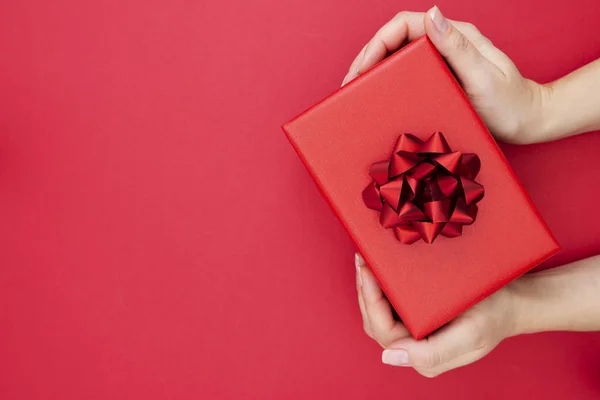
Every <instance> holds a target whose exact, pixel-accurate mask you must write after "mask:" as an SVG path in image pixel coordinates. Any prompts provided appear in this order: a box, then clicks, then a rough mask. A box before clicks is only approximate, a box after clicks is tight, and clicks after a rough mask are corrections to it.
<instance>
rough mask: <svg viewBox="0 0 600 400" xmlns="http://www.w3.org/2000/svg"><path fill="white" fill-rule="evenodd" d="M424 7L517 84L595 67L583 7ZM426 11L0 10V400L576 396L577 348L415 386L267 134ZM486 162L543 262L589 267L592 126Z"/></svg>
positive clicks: (592, 11) (312, 195) (587, 392)
mask: <svg viewBox="0 0 600 400" xmlns="http://www.w3.org/2000/svg"><path fill="white" fill-rule="evenodd" d="M438 5H439V6H440V7H441V8H442V10H444V11H445V13H446V14H447V15H448V16H450V17H454V18H460V19H465V20H469V21H472V22H474V23H475V24H476V25H478V26H479V28H480V29H481V30H482V31H483V32H485V33H486V34H487V35H488V36H489V37H490V38H491V39H492V40H493V41H494V42H495V43H496V44H497V45H498V46H499V47H501V48H502V49H504V50H505V51H506V52H507V53H508V54H509V55H510V56H511V57H512V58H513V59H514V61H515V62H516V63H517V65H518V66H519V67H520V68H521V70H522V71H523V72H524V74H526V75H527V76H529V77H532V78H536V79H539V80H542V81H548V80H551V79H554V78H556V77H558V76H561V75H562V74H564V73H566V72H568V71H570V70H572V69H574V68H576V67H578V66H581V65H583V64H584V63H586V62H588V61H590V60H592V59H594V58H596V57H599V56H600V36H599V35H598V31H597V29H598V23H597V19H598V14H599V11H600V10H599V7H600V5H599V3H598V2H597V0H572V1H570V2H563V1H542V0H535V1H534V0H523V1H519V2H493V3H491V2H482V1H478V0H461V1H457V0H455V1H450V0H440V1H439V3H438ZM429 6H430V3H427V2H425V1H420V0H412V1H411V0H407V1H404V2H395V1H389V0H385V1H378V2H373V1H370V0H360V1H358V0H347V1H340V0H319V1H306V0H304V1H297V0H293V1H277V0H256V1H240V0H236V1H227V0H200V1H197V0H196V1H194V0H176V1H164V0H163V1H156V0H149V1H148V0H147V1H141V0H125V1H123V0H119V1H116V0H105V1H95V2H91V1H75V0H56V1H52V2H49V1H31V0H30V1H25V0H19V1H17V0H4V1H2V2H1V3H0V221H1V222H0V398H2V399H11V400H12V399H16V400H20V399H61V400H70V399H138V398H140V399H141V398H143V399H165V398H173V399H181V398H194V399H198V398H203V399H213V398H214V399H240V398H243V399H254V398H256V399H270V398H286V399H295V398H298V399H305V398H311V399H315V398H346V399H373V398H380V399H384V398H404V399H432V398H443V399H465V398H476V399H478V398H486V399H505V398H511V399H520V398H523V399H530V398H544V399H565V398H569V399H597V398H598V397H599V396H600V334H591V333H590V334H571V333H550V334H542V335H535V336H528V337H521V338H514V339H510V340H508V341H506V342H505V343H503V344H501V345H500V346H499V348H498V349H497V350H496V351H494V352H493V353H492V354H490V355H489V356H488V357H487V358H486V359H484V360H483V361H481V362H479V363H477V364H474V365H472V366H469V367H466V368H463V369H460V370H457V371H454V372H451V373H448V374H446V375H443V376H441V377H439V378H437V379H435V380H428V379H426V378H422V377H420V376H419V375H417V374H416V373H414V372H413V371H411V370H410V369H393V368H390V367H386V366H383V365H381V363H380V361H379V357H380V349H379V348H378V346H377V345H376V344H375V343H373V342H371V340H369V339H368V338H367V337H366V336H365V335H364V334H363V333H362V329H361V322H360V317H359V312H358V307H357V305H356V299H355V288H354V267H353V250H354V249H353V247H352V244H351V241H350V239H349V238H348V236H347V235H346V233H345V232H344V230H343V228H342V227H341V225H340V224H339V223H338V222H337V220H336V219H335V217H334V216H333V214H332V213H331V211H330V210H329V208H328V206H327V204H326V203H325V201H323V199H322V198H321V196H320V194H319V193H318V191H317V189H316V187H315V185H314V184H313V182H312V180H311V179H310V176H309V175H308V173H306V171H305V169H304V167H303V165H302V163H301V162H300V160H299V159H298V158H297V156H296V154H295V153H294V151H293V149H292V148H291V146H290V145H289V143H287V140H286V139H285V137H284V135H283V133H282V132H281V130H280V128H279V127H280V125H281V124H282V123H283V122H285V121H287V120H288V119H290V118H291V117H292V116H294V115H295V114H297V113H298V112H299V111H301V110H303V109H305V108H306V107H308V106H310V105H311V104H313V103H314V102H315V101H316V100H319V99H320V98H322V97H324V96H325V95H327V94H328V93H329V92H331V91H333V90H334V89H336V88H337V87H338V85H339V84H340V82H341V79H342V77H343V75H344V74H345V72H346V70H347V68H348V65H349V63H350V61H351V59H352V57H353V56H354V55H355V53H357V52H358V50H359V49H360V48H361V46H362V45H363V44H364V42H365V41H366V40H367V39H368V38H369V37H370V36H371V35H372V33H373V32H374V31H375V30H376V29H377V28H378V27H379V26H381V25H382V24H383V23H384V22H385V21H387V20H388V19H389V18H390V17H391V16H392V15H393V14H394V13H395V12H397V11H399V8H400V7H402V8H407V9H415V10H417V9H419V10H420V9H426V8H428V7H429ZM503 148H504V150H505V151H506V155H507V157H508V159H509V161H510V162H511V164H512V165H513V167H514V169H515V171H516V173H517V175H518V176H519V177H520V178H521V180H522V182H523V184H524V185H525V187H526V188H527V189H528V191H529V193H530V194H531V196H532V198H533V200H534V201H535V202H536V204H537V206H538V208H539V209H540V211H541V213H542V214H543V216H544V218H545V219H546V221H547V222H548V224H549V226H550V228H551V229H552V230H553V232H554V233H555V235H556V237H557V239H558V240H559V242H560V243H561V245H562V247H563V249H564V250H563V251H562V252H561V253H560V254H559V255H558V256H556V257H555V258H553V260H552V264H548V265H547V266H550V265H556V264H560V263H563V262H567V261H569V260H574V259H578V258H582V257H586V256H590V255H593V254H597V253H600V208H599V207H597V205H598V203H599V202H600V189H599V187H598V185H596V184H595V182H597V180H598V176H600V164H599V163H598V154H599V152H600V134H598V133H592V134H587V135H582V136H579V137H576V138H573V139H569V140H565V141H562V142H558V143H552V144H546V145H540V146H530V147H513V146H510V147H509V146H503ZM559 157H560V160H562V161H561V162H557V161H556V160H558V159H559Z"/></svg>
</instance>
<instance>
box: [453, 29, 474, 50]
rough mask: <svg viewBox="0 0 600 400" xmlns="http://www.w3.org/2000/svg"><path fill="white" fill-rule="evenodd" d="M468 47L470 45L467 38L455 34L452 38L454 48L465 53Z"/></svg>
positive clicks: (460, 34)
mask: <svg viewBox="0 0 600 400" xmlns="http://www.w3.org/2000/svg"><path fill="white" fill-rule="evenodd" d="M470 46H471V43H470V42H469V39H467V37H466V36H465V35H463V34H462V33H459V32H457V34H456V36H455V37H454V47H455V48H456V49H458V50H460V51H462V52H465V53H466V52H467V51H469V48H470Z"/></svg>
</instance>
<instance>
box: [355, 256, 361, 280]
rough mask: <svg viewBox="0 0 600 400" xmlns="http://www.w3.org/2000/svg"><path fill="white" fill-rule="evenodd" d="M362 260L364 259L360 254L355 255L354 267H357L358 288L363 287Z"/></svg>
mask: <svg viewBox="0 0 600 400" xmlns="http://www.w3.org/2000/svg"><path fill="white" fill-rule="evenodd" d="M361 260H362V257H361V256H360V254H358V253H355V254H354V266H355V267H356V281H357V282H358V287H361V286H362V275H361V273H360V266H361Z"/></svg>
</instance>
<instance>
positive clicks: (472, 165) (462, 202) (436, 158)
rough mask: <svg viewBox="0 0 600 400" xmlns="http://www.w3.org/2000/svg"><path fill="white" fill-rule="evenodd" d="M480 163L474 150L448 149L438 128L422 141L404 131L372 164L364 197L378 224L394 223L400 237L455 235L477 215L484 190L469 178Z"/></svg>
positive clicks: (430, 240) (430, 238)
mask: <svg viewBox="0 0 600 400" xmlns="http://www.w3.org/2000/svg"><path fill="white" fill-rule="evenodd" d="M480 167H481V163H480V161H479V157H478V156H477V155H476V154H473V153H461V152H458V151H452V150H451V149H450V146H449V145H448V142H446V139H445V138H444V135H443V134H442V133H441V132H435V133H433V134H432V135H431V136H430V137H429V138H428V139H427V140H426V141H424V142H423V141H422V140H420V139H419V138H417V137H416V136H414V135H411V134H409V133H404V134H402V135H400V137H399V138H398V140H397V141H396V145H395V146H394V151H393V153H392V157H391V158H390V159H389V160H385V161H379V162H376V163H374V164H373V165H371V168H370V169H369V175H370V176H371V178H373V181H372V182H371V183H370V184H369V186H367V187H366V188H365V190H363V193H362V195H363V200H364V202H365V205H366V206H367V207H368V208H370V209H373V210H376V211H379V212H380V222H381V225H382V226H383V227H384V228H388V229H393V230H394V233H395V235H396V238H397V239H398V241H400V242H401V243H404V244H412V243H414V242H416V241H418V240H419V239H423V241H425V242H426V243H433V241H434V240H435V239H436V238H437V237H438V236H439V235H442V236H445V237H448V238H454V237H457V236H460V235H461V234H462V228H463V226H464V225H470V224H472V223H473V222H474V221H475V218H476V217H477V202H479V201H480V200H481V199H482V198H483V195H484V190H483V186H481V185H480V184H479V183H477V182H475V180H474V179H475V177H476V176H477V174H478V173H479V169H480Z"/></svg>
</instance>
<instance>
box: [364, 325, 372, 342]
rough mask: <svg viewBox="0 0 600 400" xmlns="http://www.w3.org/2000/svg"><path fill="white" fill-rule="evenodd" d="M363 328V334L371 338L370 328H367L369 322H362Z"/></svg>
mask: <svg viewBox="0 0 600 400" xmlns="http://www.w3.org/2000/svg"><path fill="white" fill-rule="evenodd" d="M363 330H364V331H365V334H366V335H367V336H368V337H370V338H371V339H373V334H372V333H371V328H369V324H367V323H366V322H363Z"/></svg>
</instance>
